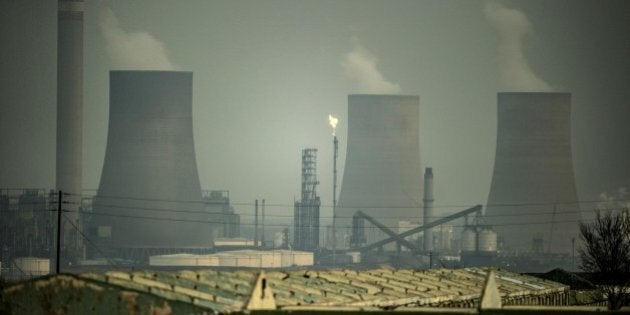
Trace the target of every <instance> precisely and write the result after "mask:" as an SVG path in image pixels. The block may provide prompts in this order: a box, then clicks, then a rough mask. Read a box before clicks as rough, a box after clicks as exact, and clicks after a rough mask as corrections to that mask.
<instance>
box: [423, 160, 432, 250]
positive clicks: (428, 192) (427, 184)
mask: <svg viewBox="0 0 630 315" xmlns="http://www.w3.org/2000/svg"><path fill="white" fill-rule="evenodd" d="M433 200H434V199H433V168H431V167H427V168H426V169H425V171H424V199H422V201H423V204H424V224H425V225H426V224H429V223H431V222H432V221H433V220H434V218H433ZM424 250H425V251H431V250H433V229H428V230H425V231H424Z"/></svg>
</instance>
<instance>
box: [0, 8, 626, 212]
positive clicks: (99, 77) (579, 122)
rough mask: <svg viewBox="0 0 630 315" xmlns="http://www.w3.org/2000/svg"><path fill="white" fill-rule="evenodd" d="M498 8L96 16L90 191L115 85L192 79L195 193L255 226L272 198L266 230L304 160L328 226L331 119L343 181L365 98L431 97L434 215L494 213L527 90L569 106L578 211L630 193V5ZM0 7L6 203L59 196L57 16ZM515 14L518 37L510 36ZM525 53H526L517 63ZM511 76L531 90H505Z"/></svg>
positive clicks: (109, 12) (89, 59) (88, 30)
mask: <svg viewBox="0 0 630 315" xmlns="http://www.w3.org/2000/svg"><path fill="white" fill-rule="evenodd" d="M489 3H490V2H486V1H470V2H464V3H462V2H455V1H398V2H394V3H391V2H387V1H361V2H356V1H343V2H320V1H305V2H300V3H294V2H290V1H269V2H264V3H259V2H256V1H251V2H248V1H237V2H206V3H203V4H199V3H189V4H185V5H181V4H175V3H171V2H166V1H164V2H161V1H147V2H134V3H129V2H127V1H111V2H105V1H101V2H99V1H97V2H88V3H86V4H85V15H84V17H85V20H84V21H85V37H84V53H85V70H84V80H85V81H84V123H83V131H84V133H83V134H84V136H83V150H82V152H83V168H82V170H83V188H84V189H96V188H97V187H98V182H99V180H100V176H101V172H102V167H103V162H104V159H105V148H106V139H107V124H108V106H107V104H108V103H109V100H108V97H107V95H108V83H107V76H108V75H107V73H108V72H109V70H112V69H131V68H140V69H160V70H167V69H171V68H174V69H177V70H184V71H194V72H195V83H194V85H193V99H194V103H193V128H194V129H193V132H194V138H195V142H196V149H197V152H196V153H197V156H196V158H197V163H198V166H199V176H200V181H201V187H202V188H207V189H226V190H230V192H231V198H232V202H233V204H234V205H235V206H236V209H237V211H238V212H241V213H251V210H252V208H253V205H251V204H252V203H253V200H254V199H256V198H262V197H264V198H266V200H267V201H268V203H267V215H268V216H273V215H278V216H282V215H287V222H290V220H291V216H290V215H291V213H292V209H293V204H292V200H293V199H294V197H297V196H299V193H300V192H299V189H297V188H298V187H300V185H299V183H300V172H299V169H300V165H299V160H298V159H295V158H294V157H295V156H296V154H298V153H299V152H300V150H301V149H302V148H304V147H314V148H318V150H319V157H320V160H319V161H318V164H319V165H318V168H319V170H320V171H319V174H318V177H319V180H320V182H321V185H320V188H319V192H320V195H321V200H322V209H321V218H322V221H323V223H322V224H327V223H328V222H329V221H330V219H331V217H332V215H331V203H332V194H331V191H332V145H331V141H330V140H331V139H330V138H331V137H330V127H329V126H328V125H327V123H326V117H327V115H328V114H330V113H332V114H334V115H336V116H338V117H339V118H340V122H339V126H338V127H339V128H338V130H337V135H338V137H339V139H340V145H341V148H340V150H339V151H340V158H339V161H338V163H339V174H343V168H344V162H345V152H346V149H345V148H346V145H347V142H346V140H347V127H348V125H347V124H348V117H347V115H346V99H347V95H348V94H353V93H394V94H397V93H402V94H414V95H420V104H421V105H420V123H419V140H420V150H421V153H420V154H421V159H422V161H423V163H422V165H421V166H422V167H426V166H428V167H433V168H434V169H435V171H436V173H437V174H440V175H439V176H440V177H439V179H438V180H436V184H435V199H436V202H435V210H434V211H435V214H436V215H444V214H447V213H450V212H452V210H453V209H459V208H461V206H462V205H473V204H476V203H484V204H485V202H486V200H487V198H488V193H489V190H490V182H491V177H492V167H493V157H494V154H495V143H496V119H497V118H496V99H495V98H496V93H497V92H502V91H511V90H513V89H515V88H519V84H524V85H528V84H531V85H532V86H533V87H534V88H535V89H554V90H558V91H566V92H571V93H572V94H573V102H572V104H573V115H572V121H571V124H572V126H573V131H574V133H573V136H572V138H571V143H572V149H573V159H574V169H575V174H576V184H577V190H578V196H579V198H580V199H581V200H582V201H597V200H598V199H599V195H600V194H601V193H604V192H608V193H609V194H617V190H618V189H620V188H622V187H627V186H630V166H629V165H628V163H627V162H626V161H627V158H626V157H627V156H628V153H629V152H628V150H629V149H628V148H629V147H630V145H628V140H627V139H628V137H627V135H628V134H629V130H630V127H629V126H628V124H627V118H625V117H628V116H630V112H629V111H630V106H628V104H627V100H628V99H630V95H629V94H628V93H630V92H629V89H627V85H628V82H629V81H630V78H629V76H630V74H629V73H630V71H628V61H627V60H626V56H627V55H628V54H630V44H629V43H630V40H629V39H628V36H629V35H628V34H627V32H625V31H624V30H625V29H627V28H628V21H627V18H624V17H626V16H627V15H628V14H630V9H629V8H630V5H629V4H627V2H624V1H609V2H607V5H601V4H598V3H592V2H589V1H570V2H565V1H555V2H548V1H505V2H496V3H490V4H489ZM4 6H5V7H6V8H7V10H5V13H4V16H3V19H2V22H1V23H2V24H3V26H6V27H3V28H2V31H0V32H1V34H2V37H1V40H2V45H3V47H6V49H5V50H3V51H2V52H1V53H0V54H1V57H2V58H0V59H1V60H2V68H1V69H2V71H1V76H2V82H3V84H1V85H0V86H2V87H1V89H2V90H1V92H2V93H1V94H2V95H4V100H3V101H2V115H1V118H0V119H1V121H0V128H1V129H0V131H1V133H2V135H4V136H5V137H4V138H5V140H4V142H3V144H2V145H1V146H0V148H1V149H0V162H1V165H2V167H1V169H0V175H1V176H0V187H42V188H49V187H54V186H55V184H54V178H55V166H54V165H55V137H54V134H55V132H54V130H55V128H56V120H55V119H51V117H55V109H56V97H55V90H56V88H55V87H56V72H55V71H56V70H55V69H56V55H55V54H54V52H55V51H56V50H55V49H54V47H55V42H56V34H55V29H56V28H55V23H56V20H57V17H56V13H57V10H56V9H57V2H56V1H48V2H39V1H37V2H36V1H30V2H29V1H20V2H19V3H14V2H8V3H6V4H4ZM506 10H507V11H506ZM305 12H308V13H305ZM505 12H507V13H511V14H512V15H510V16H512V17H513V18H514V19H513V20H511V21H512V22H514V23H511V24H510V23H508V24H504V23H505V19H502V15H501V14H502V13H505ZM523 17H524V19H523ZM375 21H379V22H378V23H376V22H375ZM509 21H510V20H509ZM509 21H508V22H509ZM510 36H512V37H510ZM515 41H516V42H515ZM519 45H520V46H519ZM129 47H131V49H129ZM515 47H516V48H519V49H522V50H521V51H519V53H517V54H515V55H511V56H510V55H506V54H505V53H506V51H507V52H509V51H511V49H513V48H515ZM129 51H132V52H134V54H130V53H129ZM138 56H140V57H138ZM143 57H144V58H143ZM522 61H524V63H523V62H522ZM523 64H524V65H525V66H523ZM515 65H516V66H515ZM521 68H523V69H524V70H523V69H521ZM506 69H516V70H514V72H515V73H521V72H519V71H521V70H522V71H524V72H522V73H526V74H532V73H535V74H536V75H534V77H533V78H534V79H532V76H530V75H521V76H518V75H517V76H510V71H506ZM366 78H368V79H367V80H366ZM541 82H542V83H541ZM520 86H522V85H520ZM248 152H249V153H248ZM254 152H255V153H256V154H252V153H254ZM340 179H341V177H340ZM418 180H421V179H420V178H419V179H418ZM270 183H271V184H270ZM339 185H340V186H339V187H342V186H343V183H342V182H341V180H340V181H339ZM618 195H619V196H620V197H621V198H630V197H628V196H625V195H624V194H621V193H619V194H618ZM624 196H625V197H624ZM239 204H240V205H239ZM274 205H275V206H274ZM449 205H454V207H448V206H449ZM594 205H597V203H594V202H593V203H585V204H583V207H584V209H585V210H589V209H590V208H592V207H593V206H594ZM251 218H252V217H251V216H248V217H244V219H243V220H244V221H248V220H251ZM244 223H247V222H244Z"/></svg>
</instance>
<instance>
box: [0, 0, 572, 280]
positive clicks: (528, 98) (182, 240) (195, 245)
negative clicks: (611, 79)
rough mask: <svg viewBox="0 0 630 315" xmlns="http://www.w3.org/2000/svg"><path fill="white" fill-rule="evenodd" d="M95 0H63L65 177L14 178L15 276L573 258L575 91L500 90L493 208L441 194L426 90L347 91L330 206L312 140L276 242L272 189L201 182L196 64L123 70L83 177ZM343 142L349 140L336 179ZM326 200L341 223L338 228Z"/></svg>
mask: <svg viewBox="0 0 630 315" xmlns="http://www.w3.org/2000/svg"><path fill="white" fill-rule="evenodd" d="M83 6H84V3H83V1H77V0H60V1H59V7H58V8H59V9H58V10H59V11H58V40H57V43H58V55H57V69H58V71H57V126H56V127H57V134H56V140H57V142H56V150H57V151H56V189H54V190H47V189H13V190H11V189H1V190H0V211H1V212H2V221H1V223H0V241H1V242H2V243H1V246H2V247H1V248H0V250H1V253H0V258H1V259H0V260H1V263H2V273H3V274H5V273H6V272H9V274H11V275H13V276H15V277H20V275H21V276H26V275H41V274H46V273H48V272H50V270H51V269H52V266H56V267H57V271H59V269H60V268H68V269H70V268H74V267H78V266H79V267H85V266H101V267H102V266H111V265H114V264H116V265H121V266H149V265H150V266H160V267H164V266H167V267H168V266H170V267H173V266H193V267H202V266H203V267H208V266H211V267H248V268H279V267H292V266H312V265H318V266H326V267H329V266H333V267H344V268H352V267H357V268H359V267H361V268H367V267H374V266H381V265H388V266H394V267H409V266H411V267H422V268H433V267H436V266H442V267H463V266H479V265H492V266H500V267H510V268H512V269H514V270H516V271H532V270H539V269H544V268H548V267H556V266H567V265H568V261H569V260H568V259H569V257H570V255H574V254H575V248H574V242H575V239H576V238H577V237H578V225H577V223H578V222H580V220H581V215H580V208H579V204H578V203H577V201H578V196H577V192H576V180H575V176H574V173H573V166H574V164H573V158H572V148H571V120H570V118H571V94H570V93H556V92H554V93H551V92H545V93H543V92H535V91H532V92H501V93H498V95H497V118H498V125H497V138H496V152H495V159H494V172H493V177H492V183H491V186H490V193H489V196H488V199H487V204H486V205H485V206H484V205H476V204H471V205H467V206H462V207H461V209H456V210H455V211H451V212H449V213H443V212H442V211H440V209H438V208H437V206H436V204H439V198H440V196H436V195H435V194H434V186H435V185H434V181H436V182H437V181H439V180H440V175H439V174H440V170H439V169H434V168H433V167H432V166H430V165H422V163H421V148H420V139H419V138H420V130H421V128H420V127H421V126H420V117H421V107H420V96H418V95H400V94H396V93H381V94H351V95H348V97H347V122H343V123H347V137H339V138H338V137H337V135H336V134H335V133H334V130H335V128H336V124H337V122H338V120H337V118H334V117H332V116H330V117H329V119H330V123H331V125H332V127H333V143H332V146H333V152H334V153H333V156H332V157H330V156H326V157H322V156H319V158H320V159H322V158H326V159H329V158H332V161H333V167H332V168H333V169H332V170H329V169H327V170H325V172H327V173H329V172H332V173H333V174H334V175H333V183H332V185H331V186H332V187H333V194H332V195H333V197H332V201H328V202H326V201H324V202H322V200H321V198H320V195H319V193H321V192H319V191H318V189H319V188H318V187H319V185H320V181H319V180H318V168H317V164H318V152H320V153H321V152H322V151H323V150H319V151H318V148H316V147H309V148H305V149H303V150H302V152H301V153H302V154H301V172H298V170H297V169H296V170H295V177H296V178H297V176H298V173H299V176H301V186H300V197H299V198H294V200H293V203H292V204H290V205H288V207H287V210H286V211H285V212H286V215H288V216H289V217H290V214H291V213H290V212H291V210H290V209H291V208H292V209H293V216H292V218H291V219H292V220H291V219H290V220H291V222H292V223H288V224H287V226H286V227H282V232H279V233H280V234H279V235H280V237H279V241H278V242H275V240H271V239H270V238H267V239H266V234H265V229H266V228H267V231H268V232H269V231H270V229H269V226H267V227H266V226H265V222H266V221H265V220H266V219H265V200H264V199H263V200H262V203H261V204H260V205H261V207H260V212H259V202H258V200H256V201H255V203H254V205H253V206H254V207H253V209H252V205H250V204H245V205H244V206H247V210H244V209H235V207H234V206H233V202H232V200H231V196H230V191H228V190H221V189H217V190H207V191H206V190H202V187H201V184H200V179H199V178H200V177H199V172H198V165H197V156H196V149H195V137H194V135H193V72H189V71H171V70H112V71H110V72H109V122H108V124H109V125H108V130H107V145H106V148H105V155H104V162H103V168H102V173H101V176H100V183H99V186H98V189H97V190H96V191H95V192H86V191H85V190H83V187H81V185H82V174H81V172H82V167H83V165H82V149H83V144H82V131H83V125H82V121H83V115H82V112H83V71H84V70H83V10H84V8H83ZM340 141H342V142H343V144H344V145H345V146H346V148H347V149H346V154H345V161H343V162H344V163H343V164H344V169H343V176H342V180H341V183H340V185H339V189H337V188H338V183H337V158H338V156H339V152H338V151H339V142H340ZM323 145H324V144H322V146H323ZM327 145H330V144H327ZM296 160H297V156H296ZM326 161H328V160H326ZM320 165H321V164H320ZM325 165H327V164H325ZM423 169H424V172H423ZM320 171H322V170H321V169H320ZM296 188H297V187H296ZM337 191H339V195H338V200H337ZM287 199H289V198H287ZM436 200H438V202H437V203H436ZM243 208H244V207H243ZM328 208H331V209H328ZM251 210H253V212H254V214H253V221H254V223H253V224H249V223H248V224H249V225H252V226H253V227H247V228H244V226H245V225H246V224H245V223H243V222H242V221H243V220H241V215H244V212H245V211H247V212H248V213H249V212H250V211H251ZM329 210H332V211H329ZM324 211H326V213H327V212H330V216H329V217H330V219H331V221H332V222H331V223H332V224H331V226H329V227H327V228H325V227H324V224H323V221H324V217H325V216H324V215H323V214H322V213H324ZM449 211H450V210H449ZM268 221H269V219H267V222H268ZM289 225H291V226H289ZM276 229H278V228H276ZM251 230H253V232H252V231H251ZM272 232H275V231H272ZM290 232H291V233H292V235H290ZM250 236H251V237H250ZM519 262H520V263H519ZM523 262H527V263H523Z"/></svg>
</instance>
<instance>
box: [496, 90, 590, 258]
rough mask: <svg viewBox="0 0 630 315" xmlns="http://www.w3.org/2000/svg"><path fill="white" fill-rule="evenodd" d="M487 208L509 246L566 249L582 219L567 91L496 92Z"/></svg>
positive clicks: (564, 250)
mask: <svg viewBox="0 0 630 315" xmlns="http://www.w3.org/2000/svg"><path fill="white" fill-rule="evenodd" d="M494 163H495V164H494V175H493V177H492V186H491V188H490V195H489V197H488V204H487V207H486V216H487V221H488V223H490V224H492V225H494V228H495V229H496V231H497V233H498V236H499V237H500V238H501V239H502V240H503V243H504V245H505V246H506V248H507V249H508V250H532V249H534V250H537V251H543V252H552V253H558V252H570V251H571V239H572V238H574V237H577V234H578V222H577V221H578V220H580V219H581V215H580V212H579V210H580V209H579V204H578V203H577V200H578V198H577V193H576V188H575V179H574V176H573V161H572V158H571V94H569V93H499V94H498V128H497V146H496V157H495V161H494Z"/></svg>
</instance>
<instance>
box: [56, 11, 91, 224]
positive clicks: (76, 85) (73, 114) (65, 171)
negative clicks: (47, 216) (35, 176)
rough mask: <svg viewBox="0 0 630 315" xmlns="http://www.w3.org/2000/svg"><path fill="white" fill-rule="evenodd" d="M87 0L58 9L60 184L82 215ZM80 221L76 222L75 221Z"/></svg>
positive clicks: (74, 215) (74, 210)
mask: <svg viewBox="0 0 630 315" xmlns="http://www.w3.org/2000/svg"><path fill="white" fill-rule="evenodd" d="M83 6H84V4H83V0H60V1H59V2H58V12H57V160H56V187H57V189H58V190H62V191H63V192H65V193H68V194H70V195H68V196H66V197H65V200H66V201H70V203H69V204H68V205H67V206H66V209H68V210H70V211H69V212H68V213H67V214H66V215H67V216H68V218H70V219H71V220H72V221H75V222H76V220H77V218H78V211H77V210H78V208H79V207H78V203H79V201H80V197H78V196H79V195H80V194H81V172H82V141H83V140H82V139H83V136H82V134H83V10H84V7H83ZM75 224H76V223H75Z"/></svg>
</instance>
